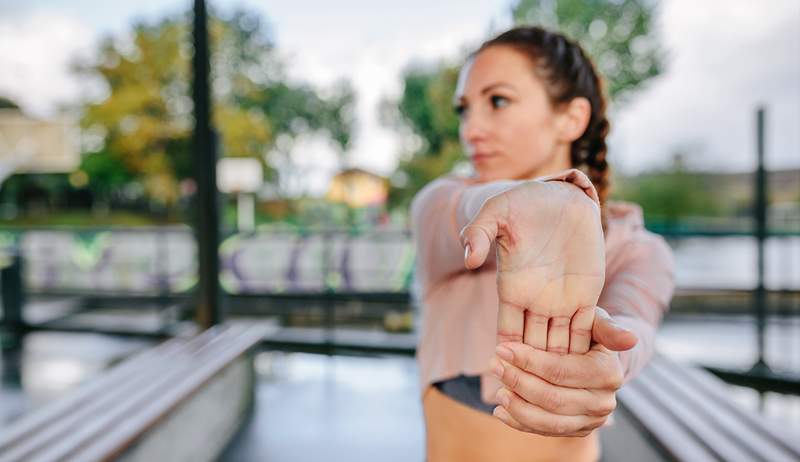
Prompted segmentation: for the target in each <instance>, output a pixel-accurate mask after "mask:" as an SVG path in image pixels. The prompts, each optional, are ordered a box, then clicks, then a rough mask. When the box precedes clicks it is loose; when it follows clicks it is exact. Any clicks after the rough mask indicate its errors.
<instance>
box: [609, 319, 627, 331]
mask: <svg viewBox="0 0 800 462" xmlns="http://www.w3.org/2000/svg"><path fill="white" fill-rule="evenodd" d="M611 326H612V327H614V328H615V329H617V330H621V331H623V332H630V331H631V330H630V329H628V328H627V327H623V326H622V325H620V324H617V322H616V321H611Z"/></svg>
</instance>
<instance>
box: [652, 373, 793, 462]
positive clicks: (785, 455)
mask: <svg viewBox="0 0 800 462" xmlns="http://www.w3.org/2000/svg"><path fill="white" fill-rule="evenodd" d="M648 368H649V369H651V371H652V373H653V374H654V376H655V377H656V378H657V380H659V381H660V382H662V383H664V385H665V386H668V387H669V388H671V389H672V390H674V392H675V393H676V394H677V395H679V398H677V399H679V400H680V401H681V402H683V403H686V405H688V406H690V407H691V408H692V409H695V410H697V411H698V412H701V413H702V414H703V415H704V416H706V421H708V422H710V423H711V424H713V425H714V428H715V429H716V430H718V431H720V432H722V433H724V434H725V435H726V437H727V438H728V440H729V441H731V442H732V444H734V445H737V446H740V447H742V448H743V449H744V450H745V451H747V452H748V453H749V454H751V457H752V458H754V459H761V460H769V461H783V460H785V461H792V460H797V456H793V455H792V454H791V452H789V451H787V450H786V448H784V447H783V446H782V445H779V444H776V441H775V439H774V434H769V433H765V432H764V430H763V427H761V426H757V427H754V426H752V425H751V422H749V421H747V420H744V419H742V418H741V414H742V413H741V412H735V408H731V407H730V406H728V405H726V401H727V399H726V398H725V397H724V396H723V395H720V394H719V391H720V390H718V391H717V393H713V394H712V393H708V392H706V390H704V389H701V388H700V387H697V386H695V385H693V383H692V382H693V380H687V377H686V374H685V373H684V372H682V371H681V368H679V367H676V366H675V365H674V364H671V362H670V361H666V360H659V361H653V362H652V363H651V364H650V365H649V366H648ZM720 385H724V384H720ZM698 391H700V393H698Z"/></svg>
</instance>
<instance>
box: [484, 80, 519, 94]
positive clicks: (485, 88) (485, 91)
mask: <svg viewBox="0 0 800 462" xmlns="http://www.w3.org/2000/svg"><path fill="white" fill-rule="evenodd" d="M498 87H506V88H508V89H509V90H514V91H516V90H517V89H516V88H514V86H513V85H511V84H509V83H505V82H497V83H493V84H491V85H487V86H485V87H483V90H481V94H482V95H485V94H486V93H488V92H490V91H492V90H494V89H496V88H498Z"/></svg>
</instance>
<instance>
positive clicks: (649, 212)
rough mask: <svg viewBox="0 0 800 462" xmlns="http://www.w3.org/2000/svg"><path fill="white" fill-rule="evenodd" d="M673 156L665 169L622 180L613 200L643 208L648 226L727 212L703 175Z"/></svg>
mask: <svg viewBox="0 0 800 462" xmlns="http://www.w3.org/2000/svg"><path fill="white" fill-rule="evenodd" d="M683 159H684V155H683V154H681V153H676V154H675V155H674V156H673V162H672V165H671V166H669V167H668V168H666V169H660V170H655V171H651V172H645V173H643V174H641V175H638V176H635V177H630V178H621V179H620V181H619V182H618V187H617V189H616V191H615V192H614V196H615V198H616V199H622V200H626V201H630V202H634V203H637V204H639V205H641V206H642V209H643V210H644V213H645V219H646V220H647V221H648V223H651V224H652V223H658V224H661V223H667V224H675V223H678V222H679V221H680V220H681V219H684V218H687V217H697V216H705V217H709V216H719V215H724V214H726V212H728V210H726V207H724V206H723V205H722V203H720V202H719V198H718V197H717V196H716V195H715V193H714V186H713V184H712V183H710V182H709V181H708V178H706V177H705V176H704V175H703V174H701V173H697V172H692V171H690V170H689V169H688V168H687V167H686V165H685V164H684V162H683Z"/></svg>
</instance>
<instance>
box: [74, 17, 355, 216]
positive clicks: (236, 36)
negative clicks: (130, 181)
mask: <svg viewBox="0 0 800 462" xmlns="http://www.w3.org/2000/svg"><path fill="white" fill-rule="evenodd" d="M190 24H191V21H190V16H189V14H188V13H187V14H182V15H179V16H176V17H170V18H166V19H164V20H162V21H160V22H157V23H154V24H139V25H136V26H135V27H134V30H133V33H132V37H131V39H130V40H129V41H126V40H119V39H115V38H108V39H106V40H104V41H103V43H102V45H101V46H100V49H99V52H98V58H97V60H96V61H95V62H93V63H91V64H83V65H79V66H77V69H78V71H79V72H81V73H82V74H84V75H86V76H89V77H97V78H99V79H100V80H101V81H102V82H103V83H105V86H106V89H107V97H106V98H105V99H103V100H102V101H99V102H95V103H88V104H86V106H85V108H84V109H85V110H84V115H83V119H82V126H83V128H84V130H85V132H86V133H87V134H89V136H95V137H98V138H100V139H101V140H102V142H101V143H96V144H97V146H94V148H93V149H90V150H89V153H88V155H86V156H85V157H84V159H85V160H84V165H83V166H84V167H85V168H86V170H87V171H88V172H89V173H94V175H91V178H90V185H96V184H100V183H103V180H100V179H96V178H95V177H96V176H97V175H98V173H97V172H98V171H106V170H107V169H109V168H110V169H112V170H114V169H116V168H118V167H122V168H124V169H125V171H126V174H127V175H129V176H130V177H132V178H135V179H136V180H138V181H140V182H141V183H142V186H143V191H144V192H145V194H146V196H147V197H149V198H150V199H151V200H155V201H157V202H160V203H162V204H163V205H167V206H169V205H172V204H175V203H176V201H177V200H178V199H179V196H180V188H179V184H180V181H181V180H184V179H187V178H190V177H191V176H192V175H193V173H194V172H193V168H194V167H193V155H192V152H191V140H190V137H191V129H192V112H191V111H192V101H191V98H190V61H191V55H192V47H191V30H190V27H189V25H190ZM209 35H210V44H211V58H212V62H211V78H212V97H213V102H214V106H213V108H214V112H213V122H214V124H215V126H216V129H217V131H218V133H219V135H220V148H221V155H222V156H231V157H253V158H257V159H260V160H262V162H263V165H264V168H265V173H266V177H267V178H268V179H273V180H274V179H276V176H277V172H276V171H275V170H274V169H273V168H272V166H271V165H270V164H269V163H268V161H267V156H266V154H267V153H268V152H269V151H270V150H272V149H273V148H275V145H276V141H277V140H278V139H279V138H280V139H282V140H284V141H283V144H284V145H286V144H287V143H288V144H291V143H292V142H293V141H294V140H295V139H296V138H297V137H300V136H303V135H304V134H307V133H310V132H322V133H324V134H326V135H327V136H329V137H330V139H331V140H332V141H333V142H334V145H335V146H336V147H337V148H338V150H339V152H340V154H342V155H343V153H344V152H345V151H346V149H347V147H348V145H349V141H350V132H351V126H352V108H351V106H352V104H353V100H354V94H353V90H352V88H351V87H350V86H349V85H347V84H341V85H339V86H338V87H336V88H334V89H333V90H332V91H330V92H329V94H326V95H322V94H320V93H319V92H318V91H317V90H315V89H314V88H312V87H310V86H308V85H305V84H296V83H293V82H290V81H289V80H288V78H287V77H286V74H285V66H284V63H283V62H282V60H281V59H280V57H279V54H278V53H277V51H276V48H275V44H274V42H273V40H272V38H271V36H270V29H269V27H268V25H267V24H266V23H264V22H263V21H262V20H261V19H260V18H259V17H258V16H257V15H255V14H253V13H249V12H246V11H236V12H234V13H233V14H230V15H228V16H221V15H218V14H213V15H212V16H211V19H210V25H209ZM106 157H107V158H108V159H102V158H106ZM98 168H100V170H98ZM123 177H124V176H120V175H117V176H115V177H114V178H116V179H118V180H119V179H122V178H123ZM105 183H106V184H105V186H104V187H107V186H108V182H105Z"/></svg>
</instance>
